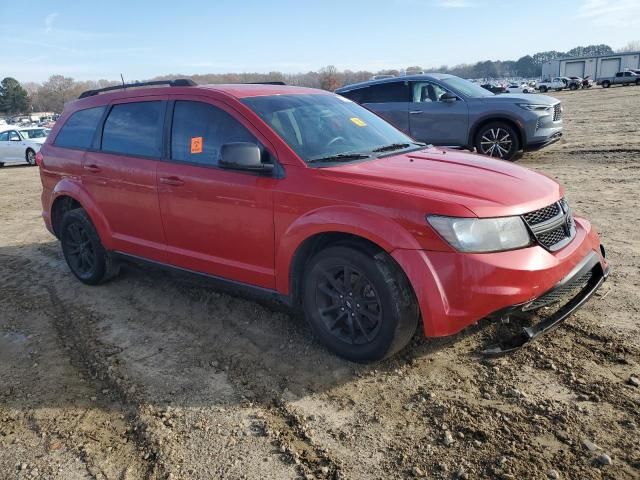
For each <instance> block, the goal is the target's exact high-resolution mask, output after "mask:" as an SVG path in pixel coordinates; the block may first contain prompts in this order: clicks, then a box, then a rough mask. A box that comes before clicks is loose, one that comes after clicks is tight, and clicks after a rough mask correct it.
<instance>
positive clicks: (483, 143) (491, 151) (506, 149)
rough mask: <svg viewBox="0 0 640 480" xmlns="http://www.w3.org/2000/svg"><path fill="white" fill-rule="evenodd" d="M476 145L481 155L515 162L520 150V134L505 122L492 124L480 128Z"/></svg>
mask: <svg viewBox="0 0 640 480" xmlns="http://www.w3.org/2000/svg"><path fill="white" fill-rule="evenodd" d="M474 145H475V147H476V151H477V152H478V153H479V154H481V155H487V156H489V157H494V158H499V159H502V160H515V158H516V155H517V153H518V151H519V150H520V140H519V138H518V133H517V132H516V131H515V130H514V129H513V127H511V126H510V125H509V124H507V123H504V122H490V123H488V124H486V125H484V126H483V127H482V128H480V129H479V130H478V132H477V133H476V137H475V139H474Z"/></svg>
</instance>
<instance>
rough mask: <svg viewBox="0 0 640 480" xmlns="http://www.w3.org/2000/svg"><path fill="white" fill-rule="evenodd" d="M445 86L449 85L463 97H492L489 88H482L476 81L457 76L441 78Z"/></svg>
mask: <svg viewBox="0 0 640 480" xmlns="http://www.w3.org/2000/svg"><path fill="white" fill-rule="evenodd" d="M441 82H442V83H444V84H445V85H446V86H447V87H451V89H452V90H455V91H457V92H459V93H461V94H462V95H464V96H465V97H470V98H480V97H493V96H494V94H493V93H491V92H490V91H489V90H486V89H484V88H482V87H481V86H480V85H478V84H477V83H473V82H470V81H468V80H465V79H463V78H459V77H448V78H443V79H442V80H441Z"/></svg>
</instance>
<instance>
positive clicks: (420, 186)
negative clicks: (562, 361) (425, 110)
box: [37, 80, 609, 361]
mask: <svg viewBox="0 0 640 480" xmlns="http://www.w3.org/2000/svg"><path fill="white" fill-rule="evenodd" d="M37 162H38V165H39V166H40V175H41V179H42V185H43V192H42V205H43V213H42V214H43V217H44V221H45V223H46V226H47V228H48V229H49V230H50V231H51V232H52V233H53V234H54V235H55V236H56V237H57V238H58V239H59V240H60V242H61V244H62V251H63V253H64V257H65V259H66V261H67V263H68V265H69V268H70V269H71V271H72V272H73V274H74V275H75V276H76V277H77V278H78V279H79V280H81V281H82V282H84V283H86V284H89V285H95V284H99V283H102V282H104V281H106V280H108V279H110V278H112V277H114V276H115V275H116V274H117V273H118V270H119V265H120V263H122V261H123V260H127V259H129V260H144V261H149V262H153V263H155V264H161V265H163V266H167V267H169V268H178V269H181V270H186V271H190V272H194V273H197V274H201V275H206V276H208V277H212V278H214V279H216V280H219V281H224V282H226V283H231V284H233V285H235V286H236V287H239V288H243V289H244V288H249V289H251V290H252V291H254V292H256V293H260V294H264V295H267V296H270V297H275V298H277V299H279V300H281V301H284V302H286V303H287V304H289V305H291V306H292V307H294V308H296V309H300V310H302V311H304V314H305V317H306V319H307V320H308V322H309V324H310V325H311V327H312V329H313V331H314V333H315V334H316V335H317V336H318V338H319V339H320V340H321V341H322V342H323V343H324V344H325V345H326V346H327V347H328V348H329V349H331V350H332V351H334V352H336V353H337V354H339V355H341V356H343V357H345V358H348V359H351V360H355V361H371V360H376V359H380V358H383V357H386V356H389V355H391V354H393V353H394V352H397V351H398V350H400V349H401V348H402V347H404V346H405V345H406V344H407V343H408V342H409V340H410V339H411V337H412V336H413V335H414V333H415V331H416V329H417V328H418V325H420V328H421V329H422V331H423V332H424V335H425V336H427V337H440V336H444V335H452V334H455V333H457V332H459V331H461V330H462V329H464V328H465V327H467V326H469V325H471V324H474V323H477V322H478V321H479V320H480V319H482V318H485V317H495V318H499V319H502V320H503V321H504V320H506V319H507V318H509V316H510V315H511V314H515V313H518V314H520V313H522V312H538V313H539V312H543V315H542V319H541V320H540V321H537V322H533V323H532V325H530V326H528V327H525V328H524V329H523V331H522V333H521V335H520V337H519V338H518V339H517V341H515V342H511V343H510V347H509V348H511V347H517V346H521V345H522V344H524V343H526V342H528V341H529V340H531V339H533V338H535V337H536V336H538V335H539V334H541V333H543V332H545V331H547V330H549V329H551V328H553V327H555V326H557V325H558V324H559V323H560V322H561V321H562V320H564V319H565V318H566V317H567V316H568V315H569V314H571V313H572V312H573V311H574V310H575V309H576V308H578V307H580V306H581V305H582V304H583V303H584V302H585V301H586V300H587V299H588V298H589V297H590V296H591V295H592V294H593V292H595V290H596V289H597V288H598V287H599V286H600V285H601V284H602V282H603V281H604V279H605V278H606V276H607V274H608V271H609V267H608V264H607V261H606V260H605V258H604V249H603V248H602V247H601V245H600V241H599V239H598V235H597V234H596V232H595V231H594V229H593V228H592V227H591V224H590V223H589V222H588V221H587V220H585V219H583V218H578V217H574V216H573V215H572V212H571V208H570V206H569V204H568V203H567V200H566V198H565V196H564V191H563V188H562V187H561V186H560V185H559V184H558V183H556V182H555V181H554V180H551V179H550V178H548V177H546V176H544V175H541V174H539V173H535V172H533V171H531V170H528V169H526V168H523V167H519V166H517V165H514V164H512V163H509V162H506V161H501V160H495V159H491V158H488V157H484V156H479V155H474V154H471V153H464V152H461V151H455V150H448V149H443V148H435V147H432V146H427V145H425V144H422V143H418V142H416V141H414V140H413V139H412V138H410V137H408V136H406V135H405V134H403V133H401V132H400V131H398V130H397V129H396V128H394V127H393V126H391V125H390V124H388V123H386V122H385V121H384V120H382V119H381V118H380V117H378V116H376V115H375V114H373V113H371V112H370V111H368V110H366V109H365V108H363V107H361V106H359V105H357V104H356V103H353V102H352V101H350V100H348V99H346V98H343V97H340V96H338V95H335V94H332V93H328V92H325V91H321V90H314V89H307V88H298V87H291V86H284V85H258V84H253V85H251V84H247V85H206V86H199V85H195V84H194V83H193V82H191V81H190V80H174V81H167V82H148V83H145V84H134V85H130V86H127V85H124V86H119V87H109V88H106V89H101V90H91V91H87V92H84V93H83V94H82V95H81V96H80V99H79V100H77V101H74V102H72V103H70V104H68V105H67V106H66V108H65V111H64V113H63V115H62V117H61V118H60V120H59V121H58V122H57V123H56V125H55V127H54V129H53V131H52V132H51V134H50V135H49V136H48V138H47V141H46V143H45V144H44V145H43V147H42V149H41V150H40V152H39V153H38V155H37ZM552 304H553V305H556V307H557V306H559V308H554V309H553V310H552V312H553V313H550V314H547V315H545V314H544V312H545V311H547V310H548V309H549V306H550V305H552ZM538 316H539V315H538ZM506 349H507V348H503V347H496V349H495V350H494V351H495V352H502V351H505V350H506Z"/></svg>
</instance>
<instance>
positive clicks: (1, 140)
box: [0, 130, 13, 163]
mask: <svg viewBox="0 0 640 480" xmlns="http://www.w3.org/2000/svg"><path fill="white" fill-rule="evenodd" d="M10 147H11V145H10V144H9V131H8V130H6V131H4V132H0V163H4V162H8V161H13V158H12V156H11V155H10V154H11V150H10Z"/></svg>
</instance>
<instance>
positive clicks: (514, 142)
mask: <svg viewBox="0 0 640 480" xmlns="http://www.w3.org/2000/svg"><path fill="white" fill-rule="evenodd" d="M336 93H338V94H340V95H342V96H344V97H346V98H349V99H351V100H353V101H355V102H357V103H360V104H362V105H363V106H365V107H366V108H368V109H369V110H372V111H373V112H375V113H377V114H378V115H380V116H381V117H383V118H384V119H386V120H387V121H388V122H390V123H392V124H393V125H395V126H396V127H397V128H398V129H400V130H402V131H403V132H405V133H407V134H408V135H410V136H411V137H413V138H415V139H416V140H419V141H422V142H427V143H432V144H434V145H443V146H452V147H463V148H469V149H473V148H475V149H476V150H477V151H478V153H482V154H485V155H490V156H492V157H498V158H502V159H505V160H512V159H514V158H515V156H516V155H517V154H518V153H519V152H521V151H523V150H524V151H528V150H537V149H539V148H542V147H544V146H546V145H549V144H550V143H553V142H555V141H557V140H559V139H560V137H561V136H562V107H561V105H560V101H559V100H557V99H555V98H552V97H548V96H546V95H531V94H521V95H520V94H501V95H494V94H493V93H491V92H489V91H488V90H485V89H484V88H482V87H481V86H480V85H478V84H476V83H472V82H469V81H467V80H464V79H462V78H459V77H456V76H454V75H446V74H439V73H432V74H422V75H410V76H404V77H394V78H385V79H382V80H371V81H368V82H363V83H357V84H353V85H347V86H345V87H342V88H339V89H337V90H336Z"/></svg>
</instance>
